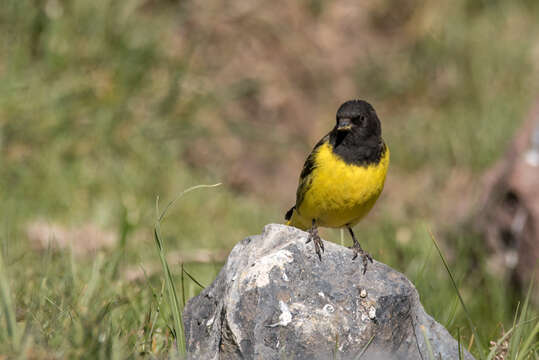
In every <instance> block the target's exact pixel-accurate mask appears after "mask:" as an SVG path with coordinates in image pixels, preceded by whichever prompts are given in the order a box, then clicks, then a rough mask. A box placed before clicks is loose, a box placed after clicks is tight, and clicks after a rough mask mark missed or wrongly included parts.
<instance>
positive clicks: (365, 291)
mask: <svg viewBox="0 0 539 360" xmlns="http://www.w3.org/2000/svg"><path fill="white" fill-rule="evenodd" d="M359 296H361V297H362V298H366V297H367V290H365V289H361V291H360V292H359Z"/></svg>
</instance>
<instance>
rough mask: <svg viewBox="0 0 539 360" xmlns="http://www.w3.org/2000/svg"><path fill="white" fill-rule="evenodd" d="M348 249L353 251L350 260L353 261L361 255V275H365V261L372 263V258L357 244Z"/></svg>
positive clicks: (366, 263)
mask: <svg viewBox="0 0 539 360" xmlns="http://www.w3.org/2000/svg"><path fill="white" fill-rule="evenodd" d="M349 249H351V250H353V251H354V257H352V260H355V259H356V258H357V257H358V256H359V255H361V260H362V263H363V275H365V273H366V272H367V265H368V262H367V260H369V261H370V262H371V264H372V263H373V260H372V256H371V255H370V254H369V253H368V252H366V251H365V250H363V249H362V248H361V245H359V243H355V244H354V245H353V246H350V247H349Z"/></svg>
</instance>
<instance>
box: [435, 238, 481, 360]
mask: <svg viewBox="0 0 539 360" xmlns="http://www.w3.org/2000/svg"><path fill="white" fill-rule="evenodd" d="M428 232H429V235H430V238H431V240H432V242H433V243H434V246H435V247H436V250H437V251H438V254H439V255H440V258H441V259H442V262H443V264H444V267H445V270H446V271H447V273H448V274H449V278H450V279H451V284H453V288H454V289H455V292H456V293H457V296H458V298H459V301H460V305H461V306H462V309H463V310H464V313H465V314H466V319H467V320H468V324H469V326H470V328H471V330H472V333H473V334H474V336H475V338H476V339H477V340H476V341H475V346H476V348H477V352H478V353H479V356H480V358H481V359H485V349H484V348H483V343H482V341H481V337H480V336H479V334H478V332H477V329H476V326H475V324H474V322H473V320H472V317H471V316H470V312H469V311H468V308H467V307H466V304H465V303H464V300H463V299H462V296H461V294H460V291H459V288H458V286H457V282H456V281H455V278H454V277H453V273H452V272H451V270H450V269H449V265H448V264H447V261H446V260H445V257H444V254H443V253H442V249H440V246H439V245H438V242H437V241H436V239H435V238H434V234H433V233H432V231H430V229H429V230H428Z"/></svg>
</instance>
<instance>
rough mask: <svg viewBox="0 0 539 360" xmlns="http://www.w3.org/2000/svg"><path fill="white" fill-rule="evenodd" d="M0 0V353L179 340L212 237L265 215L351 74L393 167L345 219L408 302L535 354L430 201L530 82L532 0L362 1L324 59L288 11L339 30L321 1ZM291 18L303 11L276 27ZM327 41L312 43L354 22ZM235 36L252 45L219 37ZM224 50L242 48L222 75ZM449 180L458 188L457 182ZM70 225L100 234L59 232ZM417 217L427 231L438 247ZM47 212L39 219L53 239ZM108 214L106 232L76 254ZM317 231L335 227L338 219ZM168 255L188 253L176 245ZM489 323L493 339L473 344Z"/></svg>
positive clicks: (474, 161)
mask: <svg viewBox="0 0 539 360" xmlns="http://www.w3.org/2000/svg"><path fill="white" fill-rule="evenodd" d="M212 4H214V5H215V9H220V7H219V6H220V5H218V4H217V3H213V2H212ZM4 5H5V6H2V8H1V9H0V53H1V54H3V55H4V56H2V57H0V78H1V79H2V81H0V199H1V200H2V201H0V309H1V310H0V324H1V326H0V354H2V355H0V359H2V356H4V357H8V358H14V357H18V356H20V357H21V358H25V357H26V358H68V357H75V358H92V359H93V358H139V357H143V358H148V357H150V358H166V357H168V356H169V355H170V356H172V355H177V354H181V352H182V351H183V345H182V343H181V340H182V337H181V336H179V334H181V332H182V330H181V326H182V323H181V309H182V306H183V304H184V303H185V301H186V300H187V299H189V298H191V297H193V296H195V295H196V294H198V293H199V292H200V291H201V287H202V285H208V284H210V283H211V282H212V281H213V279H214V278H215V277H216V275H217V273H218V271H219V269H220V267H221V266H222V263H221V261H222V260H218V261H214V260H212V259H214V258H219V256H218V254H219V253H220V252H221V251H225V252H226V251H228V250H230V249H231V248H232V246H233V245H234V244H235V243H237V242H238V241H239V240H240V239H242V238H244V237H245V236H248V235H251V234H256V233H260V231H261V230H262V228H263V226H264V225H265V224H267V223H271V222H281V221H282V213H283V210H284V209H285V208H286V207H287V206H290V201H291V196H293V193H294V190H295V189H294V188H293V186H294V182H295V178H296V177H297V175H298V174H297V169H298V168H299V167H300V166H301V161H302V160H303V159H304V156H305V154H306V152H307V151H309V150H310V148H311V146H312V144H313V143H314V141H316V139H317V138H318V137H320V134H321V133H322V132H323V131H325V130H326V129H327V128H328V127H329V125H328V119H331V118H332V116H333V113H334V107H335V106H337V105H338V104H333V101H337V102H338V101H339V100H338V99H340V98H344V97H350V92H349V91H342V90H339V89H342V88H345V89H347V88H349V87H352V88H353V90H352V92H354V94H355V93H357V94H359V95H360V96H362V97H365V98H369V99H371V101H372V102H373V103H375V104H376V108H377V110H378V113H379V114H381V115H383V124H384V136H385V138H386V140H387V142H388V143H389V144H390V146H391V149H392V167H391V172H390V177H392V178H393V179H397V180H396V181H395V183H400V182H401V181H404V180H406V179H409V180H408V181H407V182H403V183H404V184H408V185H409V186H408V185H407V186H404V187H403V186H402V185H401V186H400V187H399V185H400V184H396V185H395V186H387V187H386V190H385V194H386V195H387V197H386V198H382V199H381V200H380V201H379V204H378V205H377V207H376V209H375V211H374V212H373V214H372V215H370V216H369V218H368V221H365V222H363V223H362V224H361V225H359V226H358V231H357V232H358V234H360V240H361V241H362V244H364V246H365V247H366V248H367V249H368V250H369V251H370V252H371V253H372V254H373V256H374V257H375V258H376V259H377V260H379V261H383V262H385V263H387V264H389V265H390V266H392V267H394V268H396V269H398V270H399V271H401V272H403V273H404V274H406V276H407V277H408V278H410V279H411V280H412V281H413V282H414V284H415V286H416V287H417V289H418V291H419V294H420V296H421V301H422V303H423V304H424V306H425V308H426V310H427V312H428V313H429V314H431V315H433V317H434V318H435V319H436V320H438V321H439V322H441V323H442V324H443V325H444V326H446V327H447V328H448V330H449V331H450V332H451V334H452V335H453V336H454V337H456V338H458V339H459V341H461V343H462V344H463V345H465V346H466V347H467V346H468V345H469V344H471V345H472V349H471V350H472V352H474V354H475V355H476V356H477V357H478V358H480V359H484V358H492V357H493V356H494V354H496V353H497V352H499V351H505V353H506V354H507V355H506V356H507V357H506V358H511V359H526V357H528V358H531V359H533V358H534V357H535V358H537V351H538V350H537V347H538V345H537V325H536V324H537V313H538V311H537V307H536V305H534V303H533V302H532V301H531V300H529V298H530V296H526V295H525V294H521V293H519V292H517V291H515V289H514V288H513V287H512V286H511V285H512V284H511V281H510V279H506V278H503V277H502V276H500V275H499V274H496V273H492V272H491V271H490V270H489V267H488V257H487V256H486V249H485V246H484V244H483V242H482V239H481V238H480V236H479V235H478V234H475V233H471V232H469V231H468V230H467V229H464V228H458V227H455V225H454V224H449V225H448V224H447V221H445V220H446V219H445V217H444V216H445V214H447V212H444V211H445V210H446V209H444V207H445V205H444V204H443V203H444V200H447V198H451V196H454V193H450V194H449V195H448V193H447V192H446V187H447V183H448V180H447V179H448V177H449V175H450V174H453V173H464V174H469V176H470V177H469V179H470V180H469V184H466V185H470V188H474V187H473V186H472V185H473V183H475V184H477V182H478V180H479V179H480V176H481V173H482V171H483V170H485V169H486V168H488V167H489V166H490V165H492V164H493V162H494V161H496V159H498V158H499V157H500V156H501V154H502V153H503V151H504V147H505V145H506V144H508V142H509V141H510V138H511V137H510V136H509V134H511V133H512V132H513V131H514V130H515V129H516V128H517V127H518V124H519V123H520V119H521V118H522V116H523V115H524V114H525V113H526V111H527V109H528V107H529V104H530V102H531V100H532V97H533V94H534V93H536V91H537V90H538V89H537V84H539V81H537V79H538V74H539V72H538V71H537V68H536V61H535V60H536V59H535V57H536V54H535V53H534V51H535V50H534V49H536V48H537V43H536V37H535V36H534V35H535V33H537V30H538V29H537V21H536V19H537V16H538V15H539V7H538V6H537V5H536V3H535V2H533V1H524V0H522V1H511V2H503V1H492V2H485V1H472V0H458V1H455V2H453V4H452V6H451V7H447V8H440V5H439V4H434V3H432V4H431V3H428V2H426V3H421V4H420V3H416V4H415V5H411V8H410V9H411V12H410V14H409V17H408V18H406V16H408V15H406V14H407V13H406V12H402V13H399V14H398V15H397V14H394V11H392V5H391V2H389V1H387V2H384V1H382V2H379V3H377V4H376V5H375V6H376V7H375V8H369V9H367V10H365V11H367V13H365V16H364V17H361V21H366V22H367V23H366V24H367V25H366V28H367V29H368V31H367V33H368V34H370V35H369V36H371V35H372V39H366V40H365V39H362V40H361V41H365V42H364V43H362V44H366V45H368V46H365V47H361V54H359V53H357V52H354V51H356V50H357V48H359V47H353V48H349V49H348V48H346V49H343V48H342V47H339V48H338V49H333V50H332V51H330V53H331V55H332V56H330V57H329V58H331V61H327V62H325V60H324V62H320V61H321V60H323V59H326V58H327V57H328V56H324V54H320V53H319V52H318V51H320V49H324V47H325V46H326V45H327V43H326V42H325V40H326V38H322V39H319V38H318V37H317V36H318V35H316V34H318V33H319V32H318V31H312V32H311V31H310V30H309V31H307V30H303V29H318V27H319V26H321V27H320V29H326V30H328V29H335V28H338V27H336V25H335V19H333V18H332V14H334V13H335V12H337V13H338V11H339V9H338V8H335V7H336V6H337V7H338V6H339V4H337V3H327V4H326V3H323V2H309V3H308V4H307V3H305V4H303V3H302V5H301V4H300V5H298V7H297V8H296V7H294V8H290V9H292V10H290V11H295V12H296V13H294V16H293V17H292V18H293V19H294V21H286V19H289V18H287V17H286V16H288V15H287V14H288V13H287V12H286V11H289V10H288V8H287V9H283V10H280V11H283V14H282V15H283V16H282V17H281V16H275V14H270V15H271V16H269V15H268V14H269V13H268V11H272V9H270V8H266V7H261V8H260V9H258V10H257V11H256V12H254V13H250V16H247V17H243V15H242V16H238V17H235V15H234V14H236V15H238V14H244V13H242V12H241V11H244V10H245V9H244V10H241V9H236V8H233V9H231V10H229V11H228V10H227V11H216V13H219V14H220V13H222V14H223V18H222V19H221V18H219V19H221V20H223V23H224V24H225V25H223V26H224V27H223V28H222V27H221V25H222V24H221V22H220V21H216V18H215V14H214V13H213V12H212V11H210V10H200V9H193V8H192V5H193V4H190V3H185V2H183V3H175V2H170V1H164V0H158V1H152V2H146V1H138V0H137V1H135V0H128V1H124V2H121V3H120V2H115V1H112V0H96V1H83V0H74V1H64V0H46V1H45V0H44V1H30V0H8V1H7V2H6V3H5V4H4ZM285 10H286V11H285ZM341 10H342V9H341ZM236 12H237V13H236ZM212 14H213V15H212ZM229 16H230V17H229ZM399 16H403V18H402V19H400V18H399ZM206 17H207V18H206ZM246 18H248V19H249V21H246V20H245V19H246ZM267 19H272V20H271V21H268V20H267ZM279 19H284V20H283V22H284V23H280V22H279V21H280V20H279ZM388 19H391V21H393V22H394V23H391V24H388V23H387V21H388ZM343 21H347V19H338V21H337V22H338V24H344V23H343ZM296 23H297V24H299V26H300V27H301V28H302V31H295V29H294V28H290V27H289V26H292V25H294V24H296ZM395 24H397V25H395ZM399 24H400V25H399ZM394 26H397V27H394ZM261 29H263V31H262V30H261ZM283 29H285V30H283ZM392 29H393V30H392ZM326 30H324V31H320V33H322V35H324V34H325V35H324V36H329V37H330V38H331V36H333V35H331V34H334V33H332V32H331V31H330V32H325V31H326ZM261 31H262V32H261ZM283 31H286V36H282V32H283ZM306 33H309V34H310V35H309V36H308V37H306V35H305V34H306ZM337 33H338V34H340V35H339V36H341V35H342V36H345V35H346V34H344V33H343V32H342V31H339V32H337ZM186 34H187V35H188V34H196V37H192V36H187V35H186ZM227 36H230V38H227ZM238 39H240V40H242V41H239V40H238ZM493 39H495V41H493ZM243 40H245V41H243ZM322 40H323V41H322ZM341 40H343V41H334V42H332V41H330V42H329V43H330V45H332V44H336V45H339V44H349V43H353V41H354V39H350V38H345V39H341ZM312 42H316V44H317V45H316V46H311V45H309V44H312ZM243 43H246V44H251V45H252V48H249V49H245V48H241V47H240V48H237V47H236V46H240V45H241V44H243ZM220 45H222V46H220ZM339 46H341V45H339ZM259 49H269V51H270V52H271V55H272V56H267V55H268V54H266V55H264V54H263V56H259V54H258V53H257V52H256V51H258V50H259ZM296 49H297V51H296ZM292 50H294V51H292ZM337 50H338V51H337ZM367 50H368V51H367ZM234 51H235V53H234ZM230 52H232V53H230ZM343 52H346V54H345V55H346V56H335V54H342V53H343ZM239 54H250V55H251V57H249V56H247V57H245V58H244V57H241V56H240V57H238V55H239ZM231 59H233V60H234V61H231ZM340 59H352V60H351V61H350V62H349V63H348V64H343V63H340V62H339V61H340ZM235 61H238V62H243V63H241V66H239V69H240V70H241V71H239V72H236V73H234V72H232V71H233V69H234V64H235ZM250 61H251V62H250ZM332 61H335V62H336V65H334V64H333V62H332ZM225 65H226V66H225ZM255 65H256V66H255ZM250 68H256V69H262V71H260V74H258V73H252V72H249V71H247V70H246V69H250ZM230 69H232V70H230ZM276 69H277V70H278V71H276ZM343 69H345V70H346V71H345V72H344V75H343ZM229 71H231V72H229ZM265 74H273V75H271V76H270V78H271V79H272V80H271V81H270V80H268V79H267V78H266V77H264V76H265ZM280 74H282V75H283V77H280ZM258 75H260V77H257V76H258ZM343 78H345V79H346V80H348V81H349V82H350V84H348V85H346V84H347V83H346V82H342V79H343ZM343 84H344V85H343ZM304 96H305V97H304ZM354 96H355V95H354ZM328 99H331V101H329V100H328ZM305 104H309V106H305ZM299 109H301V111H300V110H299ZM256 119H264V121H262V120H260V121H258V120H256ZM306 121H309V123H306ZM403 134H407V136H406V137H404V136H402V135H403ZM200 140H204V142H203V143H204V144H205V146H203V147H201V146H200ZM238 149H240V150H238ZM238 151H239V154H238ZM247 155H248V156H247ZM238 159H241V161H239V160H238ZM253 164H255V165H253ZM286 165H290V168H291V169H292V170H290V171H289V170H287V166H286ZM291 172H293V174H291ZM238 179H239V180H238ZM271 179H273V182H272V180H271ZM289 179H292V180H291V182H290V184H289V183H288V182H287V181H288V180H289ZM410 179H411V180H410ZM425 179H426V180H428V181H427V182H426V183H424V182H423V181H424V180H425ZM221 180H223V186H221V187H220V188H219V189H217V190H216V191H197V192H191V193H189V196H185V197H182V198H181V202H180V203H179V206H174V207H170V208H168V207H167V209H165V212H167V213H168V215H167V217H166V218H164V217H163V218H161V219H159V221H158V224H157V226H156V224H155V221H156V219H155V214H154V210H155V208H154V205H155V204H154V200H155V198H156V196H159V197H160V198H161V199H174V198H175V197H176V196H177V194H181V193H182V190H183V189H188V188H190V187H191V186H193V184H202V183H214V182H217V181H221ZM390 180H391V179H390ZM253 184H254V185H253ZM257 184H262V185H263V186H260V185H257ZM257 186H259V187H257ZM466 187H468V186H466ZM260 189H263V190H260ZM268 189H269V190H271V191H269V190H268ZM465 190H466V189H464V190H463V189H462V188H460V189H459V192H458V194H459V197H466V196H472V195H474V194H466V193H464V195H463V192H465ZM468 191H469V188H468ZM407 194H411V195H408V197H407ZM445 202H449V203H452V205H454V204H453V201H445ZM37 220H40V221H43V222H45V223H46V224H50V225H51V228H53V229H57V230H58V229H60V230H62V231H63V230H65V231H66V233H68V234H71V235H70V236H68V237H67V238H68V241H67V245H66V246H64V247H62V248H56V247H54V246H52V245H50V246H46V245H45V246H43V244H41V245H39V244H38V243H37V242H36V241H35V239H34V238H35V236H34V235H32V234H30V232H29V224H33V223H35V222H36V221H37ZM87 224H92V225H95V227H96V228H97V229H100V231H102V232H103V233H101V232H98V233H96V234H93V233H92V234H80V233H78V235H76V236H75V235H73V234H75V233H74V232H69V231H68V230H70V229H83V228H84V226H86V225H87ZM154 227H156V232H155V233H153V232H152V229H153V228H154ZM425 227H429V228H431V227H432V228H434V229H436V233H437V234H439V236H438V239H439V243H438V245H439V246H435V244H434V243H433V242H432V239H431V238H430V236H429V234H428V233H426V232H425V231H424V229H425ZM57 230H55V231H48V232H47V231H44V234H41V235H40V236H41V237H42V238H44V239H45V240H47V239H48V240H55V239H56V240H59V239H60V238H61V236H62V235H61V234H60V233H59V232H57ZM106 233H110V234H112V237H113V238H114V239H115V241H114V242H113V245H112V246H109V247H99V246H97V247H96V248H95V249H92V250H84V251H82V252H81V250H80V245H81V243H83V244H84V243H95V244H98V243H99V242H100V241H101V239H102V238H103V237H106V236H105V234H106ZM322 235H323V236H324V237H325V238H327V239H329V240H332V241H334V242H337V243H343V242H344V243H346V242H347V241H348V239H347V237H346V236H344V238H343V237H342V233H341V232H339V231H332V230H323V232H322ZM44 243H45V244H46V241H45V242H44ZM156 244H157V245H159V247H157V249H158V251H155V249H156ZM165 249H166V251H165ZM437 252H439V253H443V254H445V255H444V256H445V259H443V261H442V262H440V259H439V257H438V256H437V255H436V254H437ZM177 254H181V255H186V254H202V255H203V256H202V258H203V260H198V261H183V260H182V261H175V260H174V259H177V258H178V257H177V256H176V257H175V256H172V255H177ZM167 255H168V256H167ZM191 258H195V257H191ZM199 258H201V257H200V256H199V257H198V258H196V259H199ZM182 259H183V258H182ZM132 269H135V270H137V271H138V274H139V275H137V276H136V277H135V278H134V279H133V278H132V277H130V276H128V274H129V273H131V271H132ZM448 272H449V274H450V275H451V276H450V277H448ZM140 274H142V275H140ZM523 299H524V300H523ZM519 303H521V305H518V304H519ZM463 304H465V306H466V309H467V311H465V309H464V307H463V306H462V305H463ZM470 319H471V320H472V322H473V325H472V324H471V322H470ZM504 329H508V330H505V331H504ZM474 331H475V332H477V334H479V335H480V336H477V335H474V334H473V333H474ZM478 339H480V340H478ZM490 341H494V343H495V344H496V348H497V349H496V350H486V349H487V348H488V347H489V343H490ZM505 342H507V343H505ZM481 347H482V348H483V350H480V348H481ZM4 354H5V355H4ZM485 356H486V357H485Z"/></svg>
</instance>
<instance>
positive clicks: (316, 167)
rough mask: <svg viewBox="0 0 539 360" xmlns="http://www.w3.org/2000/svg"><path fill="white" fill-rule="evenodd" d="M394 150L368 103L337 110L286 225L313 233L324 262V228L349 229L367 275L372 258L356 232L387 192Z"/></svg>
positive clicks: (301, 181) (352, 103) (306, 167)
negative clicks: (368, 264) (320, 234)
mask: <svg viewBox="0 0 539 360" xmlns="http://www.w3.org/2000/svg"><path fill="white" fill-rule="evenodd" d="M389 158H390V153H389V147H388V146H387V145H386V143H385V141H384V140H383V138H382V127H381V123H380V119H379V118H378V115H377V114H376V111H375V110H374V107H373V106H372V105H371V104H369V103H368V102H367V101H365V100H349V101H346V102H345V103H343V104H342V105H341V106H340V107H339V109H338V110H337V115H336V123H335V126H334V127H333V129H332V130H331V131H330V132H329V133H328V134H327V135H326V136H324V137H323V138H322V139H321V140H320V141H319V142H318V143H317V144H316V145H315V146H314V148H313V150H312V151H311V153H310V154H309V156H308V157H307V160H306V161H305V164H304V165H303V170H302V171H301V174H300V177H299V183H298V188H297V191H296V203H295V205H294V206H292V208H290V210H288V211H287V212H286V215H285V220H286V225H289V226H294V227H296V228H299V229H301V230H304V231H308V233H309V235H308V240H307V243H309V242H311V241H312V242H313V244H314V250H315V252H316V254H317V255H318V258H319V259H320V261H322V254H321V251H322V252H324V244H323V243H322V240H321V239H320V236H319V235H318V227H329V228H347V229H348V232H349V233H350V236H351V237H352V241H353V245H352V246H351V247H350V249H352V250H353V252H354V255H353V259H352V260H355V259H356V258H357V257H358V256H361V258H362V264H363V274H365V272H366V271H367V260H369V261H370V262H371V263H372V262H373V260H372V257H371V255H370V254H369V253H368V252H366V251H365V250H363V249H362V247H361V245H360V243H359V241H358V240H357V238H356V236H355V234H354V231H353V230H352V227H353V226H354V225H356V224H357V223H358V222H359V221H360V220H361V219H362V218H363V217H364V216H365V215H367V213H368V212H369V211H370V210H371V209H372V207H373V206H374V204H375V202H376V200H377V199H378V197H379V196H380V194H381V193H382V190H383V188H384V183H385V179H386V174H387V170H388V167H389Z"/></svg>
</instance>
